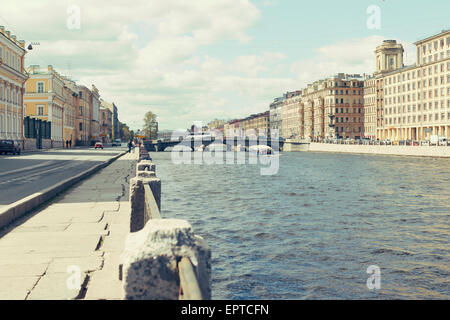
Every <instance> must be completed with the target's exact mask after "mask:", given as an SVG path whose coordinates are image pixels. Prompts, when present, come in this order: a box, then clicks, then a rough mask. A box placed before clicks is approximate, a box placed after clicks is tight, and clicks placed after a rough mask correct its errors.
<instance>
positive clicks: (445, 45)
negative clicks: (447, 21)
mask: <svg viewBox="0 0 450 320" xmlns="http://www.w3.org/2000/svg"><path fill="white" fill-rule="evenodd" d="M393 44H394V43H391V44H390V46H391V48H389V47H390V46H388V47H387V48H386V46H384V47H383V45H385V43H383V45H382V46H380V47H378V48H377V72H376V74H378V75H381V77H382V78H383V95H384V97H383V98H384V99H383V113H382V114H380V115H379V120H380V125H379V126H378V127H377V138H379V139H390V140H393V141H398V140H405V139H411V140H425V139H429V138H430V136H431V135H439V136H446V137H447V138H449V137H450V30H445V31H442V32H441V33H439V34H437V35H434V36H431V37H428V38H426V39H424V40H421V41H418V42H416V43H415V45H416V47H417V57H416V64H415V65H412V66H407V67H404V66H403V65H402V64H400V62H401V61H402V58H401V57H400V55H402V54H403V49H400V48H399V47H400V46H401V45H397V47H396V48H392V45H393ZM388 49H391V50H388ZM394 50H397V55H396V57H397V58H396V59H394V55H393V54H392V51H394ZM379 61H381V66H379ZM383 61H385V62H386V64H384V63H383ZM388 68H389V70H386V69H388Z"/></svg>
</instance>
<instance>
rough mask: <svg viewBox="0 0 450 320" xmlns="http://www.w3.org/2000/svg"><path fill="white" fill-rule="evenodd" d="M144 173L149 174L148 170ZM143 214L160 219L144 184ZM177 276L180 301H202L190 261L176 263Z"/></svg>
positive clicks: (184, 260)
mask: <svg viewBox="0 0 450 320" xmlns="http://www.w3.org/2000/svg"><path fill="white" fill-rule="evenodd" d="M140 151H141V150H140ZM144 171H147V172H150V171H149V170H148V168H146V169H145V170H144ZM144 194H145V195H144V197H145V207H144V208H145V214H146V216H147V217H148V218H149V219H162V216H161V213H160V210H159V208H158V204H157V202H156V199H155V196H154V194H153V191H152V189H151V188H150V185H149V184H147V183H146V184H144ZM178 276H179V279H180V290H179V296H178V298H179V299H180V300H203V296H202V291H201V289H200V285H199V282H198V279H197V275H196V272H195V267H194V266H193V264H192V262H191V259H190V258H187V257H182V258H181V260H180V261H179V262H178Z"/></svg>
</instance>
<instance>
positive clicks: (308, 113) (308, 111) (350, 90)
mask: <svg viewBox="0 0 450 320" xmlns="http://www.w3.org/2000/svg"><path fill="white" fill-rule="evenodd" d="M301 102H302V105H301V107H300V110H301V113H303V115H302V116H301V117H302V118H303V121H302V125H303V128H300V136H302V137H303V138H306V139H311V140H315V141H317V140H319V141H320V140H323V139H331V138H349V139H360V138H361V137H362V134H363V132H364V76H361V75H358V74H356V75H349V74H343V73H339V74H338V75H335V76H333V77H330V78H327V79H325V80H319V81H316V82H314V83H312V84H309V85H308V86H307V87H306V88H305V89H303V90H302V96H301Z"/></svg>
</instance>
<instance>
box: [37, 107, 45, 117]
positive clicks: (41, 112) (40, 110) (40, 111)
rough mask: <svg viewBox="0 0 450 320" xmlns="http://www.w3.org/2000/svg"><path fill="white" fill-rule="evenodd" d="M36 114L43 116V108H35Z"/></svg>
mask: <svg viewBox="0 0 450 320" xmlns="http://www.w3.org/2000/svg"><path fill="white" fill-rule="evenodd" d="M37 114H38V116H43V115H44V106H37Z"/></svg>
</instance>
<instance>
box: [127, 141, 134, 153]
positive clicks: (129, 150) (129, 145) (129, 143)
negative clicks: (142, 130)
mask: <svg viewBox="0 0 450 320" xmlns="http://www.w3.org/2000/svg"><path fill="white" fill-rule="evenodd" d="M132 146H133V141H132V140H130V141H129V142H128V153H131V147H132Z"/></svg>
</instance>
